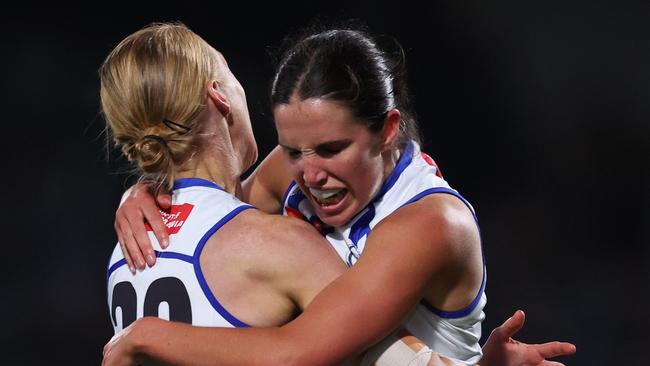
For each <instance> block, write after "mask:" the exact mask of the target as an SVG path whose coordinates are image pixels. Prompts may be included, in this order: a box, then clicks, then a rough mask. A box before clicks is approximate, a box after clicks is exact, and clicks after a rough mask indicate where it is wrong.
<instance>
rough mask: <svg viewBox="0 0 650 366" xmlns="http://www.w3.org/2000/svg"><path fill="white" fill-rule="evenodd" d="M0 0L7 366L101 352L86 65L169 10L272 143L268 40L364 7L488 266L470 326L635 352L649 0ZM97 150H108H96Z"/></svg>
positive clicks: (95, 131)
mask: <svg viewBox="0 0 650 366" xmlns="http://www.w3.org/2000/svg"><path fill="white" fill-rule="evenodd" d="M134 4H135V2H134V3H132V4H119V3H97V5H96V7H97V8H96V9H93V10H91V9H89V8H88V9H86V8H79V7H70V8H64V7H57V8H47V9H44V8H39V7H37V6H35V5H34V6H33V7H29V8H28V7H27V6H25V7H23V8H22V10H11V11H10V10H7V9H5V11H4V14H3V17H2V19H1V20H0V24H1V25H2V26H1V28H0V30H1V31H2V33H0V35H1V36H2V53H1V60H2V61H1V62H2V64H1V66H2V68H1V69H0V70H2V83H1V86H0V88H1V90H2V98H1V99H0V100H1V101H2V111H1V114H0V120H1V122H0V126H1V128H2V136H3V141H2V143H0V153H1V155H0V156H2V158H3V159H2V162H3V166H4V170H5V173H4V174H3V176H4V179H3V191H4V197H3V198H4V202H5V204H4V209H3V210H2V217H0V219H1V220H2V221H1V222H2V223H3V224H4V230H3V234H4V235H3V239H4V240H3V243H4V248H5V249H4V250H3V253H5V254H4V258H5V259H4V260H3V265H2V267H1V268H2V270H1V271H2V273H0V275H1V277H2V286H1V290H2V292H3V295H2V299H1V300H0V313H1V314H2V330H3V331H2V332H1V333H2V335H1V336H0V337H1V338H0V348H1V349H2V353H1V354H0V363H1V364H3V365H41V364H49V365H98V364H99V363H100V360H101V352H102V346H103V345H104V343H105V342H106V341H108V339H109V338H110V337H111V335H112V328H111V325H110V321H109V317H108V311H107V303H106V295H105V270H106V265H107V261H108V257H109V255H110V252H111V251H112V248H113V244H114V242H115V239H116V238H115V234H114V233H113V228H112V223H113V217H114V210H115V208H116V207H117V204H118V201H119V197H120V195H121V192H122V191H123V190H124V188H125V186H126V185H127V184H128V183H129V180H128V179H127V178H128V177H127V175H125V174H121V173H120V171H121V169H122V168H123V167H124V161H123V160H120V159H117V154H115V153H107V149H106V148H105V140H104V136H103V134H102V130H103V128H104V121H103V120H102V118H101V116H100V115H99V97H98V92H99V82H98V77H97V69H98V67H99V65H100V64H101V62H102V61H103V59H104V57H105V56H106V55H107V54H108V52H109V51H110V50H111V49H112V47H113V46H115V45H116V44H117V43H118V42H119V41H120V40H121V39H122V38H124V37H125V36H127V35H128V34H129V33H132V32H133V31H135V30H137V29H139V28H141V27H143V26H145V25H147V24H148V23H150V22H153V21H172V20H180V21H183V22H184V23H185V24H187V25H188V26H189V27H190V28H192V29H193V30H194V31H196V32H197V33H198V34H200V35H202V36H203V37H204V38H205V39H206V40H207V41H208V42H210V43H211V44H213V45H214V46H215V47H216V48H217V49H220V50H221V51H222V52H223V53H224V54H225V56H226V58H227V59H228V61H229V63H230V66H231V69H232V70H233V72H234V73H235V75H237V77H238V78H239V80H240V81H241V83H242V84H243V86H244V88H245V89H246V90H247V93H248V102H249V108H250V111H251V115H252V119H253V122H254V128H255V130H256V133H257V138H258V143H259V145H260V151H261V153H262V154H264V153H266V152H268V151H269V150H270V149H271V148H272V147H273V144H274V140H275V132H274V130H273V125H272V121H271V114H270V111H269V107H268V103H267V90H268V89H267V86H268V82H269V79H270V78H271V75H272V70H273V64H272V62H271V58H270V57H269V56H268V51H269V50H271V49H274V48H275V47H277V46H278V45H279V44H280V41H281V39H282V37H283V36H284V35H286V34H288V33H290V32H292V31H294V30H296V29H297V28H298V27H300V26H303V25H305V24H306V23H307V22H308V21H310V20H312V19H313V18H314V17H317V16H318V17H323V18H329V19H341V18H351V17H352V18H360V19H363V20H365V22H366V23H367V24H368V26H369V27H370V29H372V30H373V31H375V32H377V33H382V34H388V35H392V36H395V37H396V38H397V39H398V40H399V41H400V42H401V44H402V45H403V47H404V50H405V53H406V57H407V66H408V70H409V75H408V80H409V83H410V87H411V91H412V93H413V95H414V102H415V109H416V111H417V114H418V117H419V120H420V123H421V126H422V129H423V131H424V134H425V137H426V138H425V147H424V150H425V151H427V152H428V153H429V154H430V155H432V156H433V157H434V159H436V161H437V162H438V163H439V165H440V166H441V168H442V171H443V172H444V174H445V177H446V179H447V180H448V181H449V182H450V183H451V184H452V186H454V187H455V188H457V189H458V190H459V191H460V192H462V193H463V194H464V195H465V196H466V197H467V198H468V199H469V200H470V201H471V202H472V203H473V204H474V206H475V208H476V210H477V212H478V215H479V220H480V224H481V229H482V235H483V239H484V248H485V252H486V256H487V261H488V274H489V276H488V287H487V293H488V299H489V301H488V305H487V307H486V314H487V319H486V321H485V322H484V325H485V328H484V329H485V331H484V333H485V335H487V334H489V330H491V329H492V328H494V327H495V326H497V325H498V324H500V323H501V322H502V321H503V320H504V319H505V318H507V317H508V316H509V315H510V314H511V313H512V312H513V311H514V310H515V309H518V308H522V309H524V310H525V311H526V313H527V315H528V320H527V323H526V325H525V327H524V329H523V330H522V331H521V333H520V334H519V335H518V338H519V339H521V340H524V341H527V342H537V341H543V340H552V339H562V340H568V341H571V342H573V343H575V344H576V345H577V347H578V353H577V355H575V356H572V357H569V358H564V359H563V362H565V363H566V364H569V365H613V364H616V365H641V364H644V363H645V362H642V360H643V361H645V360H646V359H647V357H646V356H647V354H648V350H647V349H648V348H647V341H648V337H647V329H648V328H649V327H650V321H649V320H648V317H647V315H646V314H647V308H648V305H650V302H649V301H648V290H650V286H649V285H648V280H650V276H649V275H650V270H649V269H648V263H649V259H650V258H649V257H650V253H649V249H648V244H649V243H650V229H649V225H648V224H649V221H650V220H649V213H648V208H649V207H650V186H649V183H650V182H649V177H650V161H649V159H648V157H649V156H650V147H649V146H650V131H649V130H650V127H649V126H650V108H649V105H650V103H649V102H650V68H649V65H650V20H649V19H650V5H649V4H650V3H648V2H646V1H640V0H639V1H635V2H629V3H626V2H620V1H609V2H604V1H591V2H586V1H585V2H580V3H579V2H571V1H566V2H558V3H556V4H554V3H549V2H547V1H514V0H510V1H476V2H465V1H434V2H431V3H430V4H429V5H418V6H410V5H408V3H407V2H404V1H396V2H390V3H389V2H384V3H378V2H375V1H359V2H356V3H354V4H345V3H343V2H341V3H337V2H328V3H326V4H315V3H314V4H308V3H307V2H305V3H304V4H302V5H295V4H292V5H290V4H275V3H274V4H267V5H255V4H254V3H248V2H241V3H240V6H237V7H233V6H225V5H223V4H219V3H204V4H199V3H194V2H186V3H183V4H177V5H176V6H174V7H165V6H163V5H162V4H160V3H153V4H144V5H139V6H140V7H141V10H135V9H131V6H134ZM107 158H108V159H107Z"/></svg>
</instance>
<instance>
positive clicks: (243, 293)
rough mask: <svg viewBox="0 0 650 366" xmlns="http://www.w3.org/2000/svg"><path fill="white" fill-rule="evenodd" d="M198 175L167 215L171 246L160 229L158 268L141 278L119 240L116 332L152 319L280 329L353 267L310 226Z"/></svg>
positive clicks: (182, 187) (113, 285)
mask: <svg viewBox="0 0 650 366" xmlns="http://www.w3.org/2000/svg"><path fill="white" fill-rule="evenodd" d="M250 208H253V207H252V206H250V205H248V204H245V203H243V202H241V201H239V200H238V199H237V198H235V197H234V196H232V195H230V194H229V193H227V192H224V191H223V190H222V189H221V188H220V187H219V186H217V185H216V184H214V183H212V182H209V181H206V180H202V179H197V178H191V179H181V180H178V181H177V182H176V184H175V185H174V191H173V194H172V207H171V209H170V210H169V211H168V212H165V213H163V219H164V222H165V224H166V225H167V231H168V233H169V234H170V245H169V247H168V248H167V249H165V250H162V249H161V248H160V246H159V245H158V243H157V241H156V239H155V237H154V235H153V233H152V232H149V237H150V240H151V241H152V243H153V244H154V250H155V251H156V256H157V263H156V265H154V266H153V267H148V268H145V269H144V270H141V271H137V273H135V274H132V273H131V272H130V271H129V269H128V266H127V265H126V263H125V260H124V257H123V255H122V251H121V249H120V246H119V243H118V245H116V247H115V250H114V251H113V255H112V257H111V260H110V264H109V269H108V304H109V310H110V315H111V320H112V323H113V327H114V329H115V331H116V332H118V331H120V330H121V329H123V328H125V327H126V326H128V325H129V324H130V323H131V322H133V321H135V319H137V318H141V317H143V316H158V317H160V318H163V319H167V320H172V321H182V322H186V323H189V324H193V325H198V326H221V327H246V326H274V325H281V324H284V323H286V322H288V321H289V320H291V319H292V318H293V317H294V316H295V315H296V314H297V313H298V311H297V310H299V309H301V308H304V307H305V306H306V305H307V303H308V302H309V301H311V299H312V298H313V297H314V296H315V295H316V294H317V293H318V292H319V291H320V290H321V289H322V288H323V287H325V286H326V285H327V284H329V283H330V282H331V281H332V280H333V279H334V278H336V277H338V276H339V275H340V274H341V273H343V271H344V270H345V268H346V267H345V265H344V264H343V263H342V262H341V261H340V260H339V258H338V257H337V256H336V254H335V252H334V251H333V250H332V248H331V247H330V246H329V244H328V243H327V241H326V240H325V239H324V238H323V237H322V236H320V235H319V234H318V233H317V232H316V231H315V230H313V228H312V227H311V226H309V225H308V224H306V223H304V222H302V221H299V220H295V219H292V218H287V217H282V216H279V215H269V214H265V213H263V212H260V211H259V210H256V209H250Z"/></svg>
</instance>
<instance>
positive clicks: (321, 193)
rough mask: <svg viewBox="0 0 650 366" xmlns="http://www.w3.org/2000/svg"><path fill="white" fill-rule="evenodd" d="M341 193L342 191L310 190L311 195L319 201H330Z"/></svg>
mask: <svg viewBox="0 0 650 366" xmlns="http://www.w3.org/2000/svg"><path fill="white" fill-rule="evenodd" d="M339 192H341V189H326V190H320V189H315V188H309V193H311V194H313V195H314V197H316V198H317V199H319V200H324V199H328V198H330V197H332V196H334V195H336V194H337V193H339Z"/></svg>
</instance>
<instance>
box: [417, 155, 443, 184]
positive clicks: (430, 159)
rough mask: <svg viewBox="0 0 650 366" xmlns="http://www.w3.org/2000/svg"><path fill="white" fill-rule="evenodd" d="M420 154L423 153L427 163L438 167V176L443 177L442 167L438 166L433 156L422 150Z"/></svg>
mask: <svg viewBox="0 0 650 366" xmlns="http://www.w3.org/2000/svg"><path fill="white" fill-rule="evenodd" d="M420 154H421V155H422V159H424V161H426V162H427V164H429V165H431V166H432V167H435V168H436V175H437V176H438V177H440V178H442V172H441V171H440V167H439V166H438V164H436V162H435V161H434V160H433V158H431V157H430V156H429V155H428V154H427V153H423V152H421V153H420Z"/></svg>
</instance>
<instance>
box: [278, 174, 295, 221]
mask: <svg viewBox="0 0 650 366" xmlns="http://www.w3.org/2000/svg"><path fill="white" fill-rule="evenodd" d="M295 185H296V181H295V180H292V181H291V183H289V187H287V190H286V191H284V195H283V196H282V202H280V215H282V214H284V204H285V202H287V197H288V196H289V192H291V190H292V189H293V187H294V186H295Z"/></svg>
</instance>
